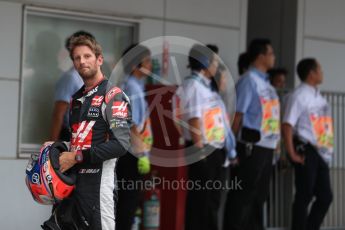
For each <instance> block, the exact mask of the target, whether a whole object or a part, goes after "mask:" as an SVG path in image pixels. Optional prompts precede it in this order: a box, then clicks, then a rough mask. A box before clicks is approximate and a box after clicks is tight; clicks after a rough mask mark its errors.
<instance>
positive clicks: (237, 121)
mask: <svg viewBox="0 0 345 230" xmlns="http://www.w3.org/2000/svg"><path fill="white" fill-rule="evenodd" d="M242 118H243V113H239V112H236V114H235V117H234V121H233V123H232V131H233V133H234V135H235V136H237V134H238V132H239V130H240V129H241V126H242Z"/></svg>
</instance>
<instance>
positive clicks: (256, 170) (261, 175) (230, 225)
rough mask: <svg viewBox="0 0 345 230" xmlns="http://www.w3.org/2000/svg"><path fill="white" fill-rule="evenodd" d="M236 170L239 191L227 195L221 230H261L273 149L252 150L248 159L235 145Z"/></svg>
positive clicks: (239, 145) (240, 145)
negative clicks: (236, 155)
mask: <svg viewBox="0 0 345 230" xmlns="http://www.w3.org/2000/svg"><path fill="white" fill-rule="evenodd" d="M237 153H238V154H239V161H240V162H239V166H238V167H237V168H236V169H235V172H233V175H232V179H233V178H234V175H235V176H236V177H237V180H239V181H241V187H242V189H237V190H231V191H229V192H228V196H227V201H226V204H225V211H224V219H223V220H224V222H223V229H224V230H229V229H231V230H247V229H248V230H256V229H259V230H262V229H264V226H263V212H262V209H263V204H264V202H265V200H266V198H267V196H268V192H269V182H270V177H271V172H272V171H271V170H272V157H273V149H268V148H263V147H260V146H253V149H252V153H251V155H249V156H247V155H246V151H245V146H244V145H243V144H241V143H238V144H237Z"/></svg>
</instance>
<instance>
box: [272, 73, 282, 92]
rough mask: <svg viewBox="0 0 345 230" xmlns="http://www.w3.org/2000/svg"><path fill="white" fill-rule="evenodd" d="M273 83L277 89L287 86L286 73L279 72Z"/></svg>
mask: <svg viewBox="0 0 345 230" xmlns="http://www.w3.org/2000/svg"><path fill="white" fill-rule="evenodd" d="M272 85H273V86H274V88H276V89H283V88H284V87H285V75H284V74H279V75H277V76H275V77H274V79H273V82H272Z"/></svg>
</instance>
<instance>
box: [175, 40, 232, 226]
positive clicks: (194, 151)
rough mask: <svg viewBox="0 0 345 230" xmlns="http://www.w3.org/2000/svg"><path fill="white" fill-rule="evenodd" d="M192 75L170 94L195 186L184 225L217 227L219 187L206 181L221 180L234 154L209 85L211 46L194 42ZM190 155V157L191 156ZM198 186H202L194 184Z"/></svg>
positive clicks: (222, 114) (220, 105)
mask: <svg viewBox="0 0 345 230" xmlns="http://www.w3.org/2000/svg"><path fill="white" fill-rule="evenodd" d="M188 60H189V67H190V69H191V75H190V76H188V77H186V78H185V79H184V81H183V83H182V85H181V86H180V87H179V88H178V89H177V91H176V93H175V95H174V97H173V102H174V103H173V105H174V106H173V109H174V114H175V116H176V118H177V119H178V120H177V121H178V123H179V124H185V125H181V129H182V132H181V133H182V135H183V137H184V139H185V145H186V152H185V154H186V160H189V159H191V158H192V157H193V156H194V158H193V160H191V161H192V162H188V163H190V165H189V166H188V177H189V180H190V181H193V182H194V185H195V186H196V187H195V188H194V189H192V190H189V191H188V193H187V201H186V216H185V229H186V230H194V229H199V230H203V229H205V230H206V229H207V230H217V229H218V211H219V206H220V198H221V190H216V189H215V188H207V182H210V181H221V182H223V181H224V178H225V171H224V168H222V165H223V163H224V161H225V159H226V157H227V156H228V157H229V158H234V157H235V156H236V152H235V150H234V148H235V143H234V137H233V136H232V133H231V130H230V128H229V124H228V123H227V120H226V116H227V115H226V110H225V106H224V103H223V102H222V100H221V98H220V96H219V94H218V93H217V92H216V91H215V89H214V88H213V87H212V85H211V79H212V77H213V76H214V75H215V73H216V71H217V68H218V59H217V55H215V54H214V53H213V52H212V51H211V50H210V49H208V48H207V47H205V46H203V45H199V44H196V45H194V46H193V47H192V48H191V50H190V52H189V57H188ZM191 156H192V157H191ZM197 186H201V188H197Z"/></svg>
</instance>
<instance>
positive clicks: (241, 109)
mask: <svg viewBox="0 0 345 230" xmlns="http://www.w3.org/2000/svg"><path fill="white" fill-rule="evenodd" d="M255 90H256V89H255V86H254V83H253V82H252V80H251V79H250V78H249V76H245V77H243V78H242V79H241V80H240V81H239V82H238V83H237V85H236V98H237V100H236V113H235V118H234V121H233V124H232V131H233V133H234V135H235V136H237V134H238V132H239V130H240V129H241V127H242V122H243V116H244V114H246V112H247V111H248V109H249V107H250V106H251V103H252V100H253V99H254V91H255Z"/></svg>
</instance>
